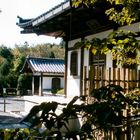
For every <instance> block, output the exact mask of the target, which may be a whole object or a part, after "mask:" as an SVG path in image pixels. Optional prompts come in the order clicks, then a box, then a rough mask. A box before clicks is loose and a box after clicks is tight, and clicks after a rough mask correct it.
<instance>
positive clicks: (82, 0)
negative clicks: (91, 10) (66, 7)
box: [73, 0, 140, 25]
mask: <svg viewBox="0 0 140 140" xmlns="http://www.w3.org/2000/svg"><path fill="white" fill-rule="evenodd" d="M105 2H106V3H107V4H108V7H106V8H107V9H106V11H105V14H106V15H107V16H109V19H110V20H113V21H114V22H116V23H117V24H119V25H124V24H128V25H130V24H131V23H132V22H133V21H136V19H138V18H139V14H140V10H139V2H138V1H137V0H107V1H101V0H74V1H73V6H75V7H78V6H83V5H84V6H87V7H91V6H92V7H96V5H98V8H101V7H100V5H101V4H102V3H103V4H104V3H105Z"/></svg>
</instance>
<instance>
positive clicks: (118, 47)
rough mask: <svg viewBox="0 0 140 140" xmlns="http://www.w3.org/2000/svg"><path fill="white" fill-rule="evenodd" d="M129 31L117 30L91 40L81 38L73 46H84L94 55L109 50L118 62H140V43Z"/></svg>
mask: <svg viewBox="0 0 140 140" xmlns="http://www.w3.org/2000/svg"><path fill="white" fill-rule="evenodd" d="M135 35H136V34H135V33H133V32H131V31H122V30H117V31H114V32H112V33H110V34H109V35H108V37H107V38H104V39H99V38H93V39H92V40H91V41H88V40H86V39H85V40H82V41H81V42H77V43H76V44H75V45H74V46H75V47H77V48H78V47H85V48H87V49H89V50H91V52H92V53H93V54H94V55H95V54H96V53H98V52H99V53H101V54H102V53H104V54H107V53H108V52H111V53H112V55H113V59H115V60H117V63H118V64H122V65H123V64H129V65H130V64H138V65H139V64H140V55H139V51H140V45H139V42H138V40H137V39H136V38H135Z"/></svg>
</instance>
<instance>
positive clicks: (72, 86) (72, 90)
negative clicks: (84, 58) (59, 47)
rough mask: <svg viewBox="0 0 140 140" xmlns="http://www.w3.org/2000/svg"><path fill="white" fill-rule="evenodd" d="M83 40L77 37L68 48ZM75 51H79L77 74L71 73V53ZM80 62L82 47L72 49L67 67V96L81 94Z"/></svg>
mask: <svg viewBox="0 0 140 140" xmlns="http://www.w3.org/2000/svg"><path fill="white" fill-rule="evenodd" d="M78 41H81V39H75V40H72V41H69V43H68V48H71V47H73V46H74V44H75V43H77V42H78ZM73 51H77V53H78V74H77V76H72V75H70V58H71V53H72V52H73ZM80 64H81V49H76V50H72V51H68V67H67V97H70V98H71V97H74V96H79V95H80V69H81V68H80Z"/></svg>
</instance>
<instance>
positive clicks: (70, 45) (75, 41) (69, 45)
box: [68, 38, 81, 48]
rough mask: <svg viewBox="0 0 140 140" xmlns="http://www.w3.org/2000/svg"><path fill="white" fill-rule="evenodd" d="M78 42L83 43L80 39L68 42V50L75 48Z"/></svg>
mask: <svg viewBox="0 0 140 140" xmlns="http://www.w3.org/2000/svg"><path fill="white" fill-rule="evenodd" d="M78 41H81V39H80V38H78V39H74V40H71V41H69V42H68V48H71V47H73V46H74V44H75V43H77V42H78Z"/></svg>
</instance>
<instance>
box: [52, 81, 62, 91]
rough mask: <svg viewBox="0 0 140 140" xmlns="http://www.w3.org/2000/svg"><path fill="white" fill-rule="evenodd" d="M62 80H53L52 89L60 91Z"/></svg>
mask: <svg viewBox="0 0 140 140" xmlns="http://www.w3.org/2000/svg"><path fill="white" fill-rule="evenodd" d="M60 88H61V87H60V78H53V79H52V89H60Z"/></svg>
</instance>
